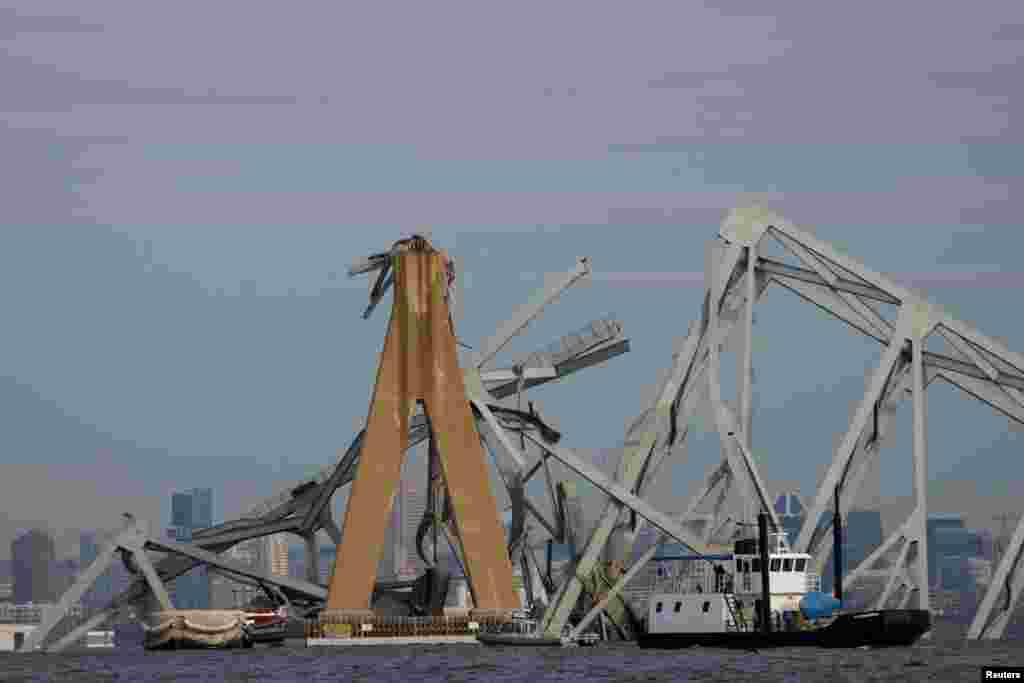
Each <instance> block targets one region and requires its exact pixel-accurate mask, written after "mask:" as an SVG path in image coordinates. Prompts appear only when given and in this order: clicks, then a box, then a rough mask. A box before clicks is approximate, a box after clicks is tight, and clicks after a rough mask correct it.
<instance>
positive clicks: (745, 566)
mask: <svg viewBox="0 0 1024 683" xmlns="http://www.w3.org/2000/svg"><path fill="white" fill-rule="evenodd" d="M743 571H744V572H747V573H748V574H749V573H750V560H743Z"/></svg>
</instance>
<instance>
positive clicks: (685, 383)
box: [544, 206, 1024, 638]
mask: <svg viewBox="0 0 1024 683" xmlns="http://www.w3.org/2000/svg"><path fill="white" fill-rule="evenodd" d="M719 238H720V239H719V241H717V242H716V243H715V244H714V247H713V248H712V251H711V256H710V258H709V263H708V268H707V280H706V290H705V298H704V312H703V315H702V320H701V323H700V325H699V326H691V328H690V335H689V337H688V338H687V344H686V346H685V348H684V350H683V352H682V353H680V354H679V356H677V357H676V367H675V368H674V370H673V373H672V375H671V377H670V378H669V379H667V380H666V381H665V383H664V384H663V386H662V390H661V393H660V395H659V397H658V398H657V400H656V403H655V405H654V406H653V407H652V409H648V411H646V412H645V413H644V414H643V415H642V416H641V417H640V418H639V419H638V420H637V422H636V423H635V424H634V425H633V427H632V428H631V429H630V430H629V432H628V433H627V440H626V449H625V452H624V454H623V458H622V461H621V463H620V467H619V470H618V472H617V477H616V483H618V484H619V485H620V486H623V487H625V488H627V489H630V490H642V488H643V487H642V486H640V487H639V489H638V483H639V482H638V480H639V479H640V478H641V473H646V472H651V471H654V470H656V469H657V467H654V468H651V467H649V464H650V463H651V461H652V460H654V461H656V462H657V463H658V464H659V465H660V463H661V462H663V461H664V459H665V458H666V457H667V456H668V455H669V451H670V449H671V453H673V454H678V453H680V452H681V451H682V449H681V448H680V447H679V446H680V445H679V444H678V443H676V442H677V441H679V442H681V441H682V440H683V439H685V437H686V434H687V431H688V429H687V422H688V420H689V417H690V415H692V412H693V410H694V409H695V408H696V407H697V405H696V404H697V402H698V401H700V400H701V399H702V398H704V397H702V396H701V393H700V391H699V389H705V388H706V391H707V395H706V398H704V400H708V401H710V403H711V406H710V408H711V414H712V415H714V418H715V424H716V427H717V429H718V431H719V434H720V436H721V438H722V444H723V450H724V456H725V457H724V459H723V462H722V464H721V465H720V466H719V467H717V468H715V469H714V470H713V471H712V472H711V473H710V475H709V477H708V479H707V481H706V482H705V485H704V486H703V487H702V489H701V490H700V491H699V492H698V495H697V496H696V497H695V498H694V499H692V500H691V501H690V502H689V503H688V504H687V505H686V506H684V509H685V511H684V513H683V515H682V516H681V518H680V519H682V520H685V519H687V518H688V517H689V516H690V515H691V514H692V513H693V511H694V510H695V509H696V507H697V505H698V504H700V503H701V501H702V500H704V499H705V498H707V497H708V496H709V495H710V494H711V493H712V491H713V490H714V489H715V488H716V487H717V486H720V485H721V484H722V483H723V482H724V486H723V487H722V490H723V491H724V490H725V487H728V486H729V485H736V486H739V487H740V491H741V492H742V493H743V495H744V497H745V498H747V499H749V500H753V501H754V502H755V504H756V506H757V507H759V508H760V510H759V511H764V512H766V513H768V514H769V515H772V519H773V521H775V520H774V514H773V509H772V506H771V505H770V504H769V501H768V498H767V496H766V493H765V492H764V487H763V485H762V482H761V479H760V476H759V474H758V472H757V469H756V467H755V466H754V463H753V461H752V460H751V459H750V448H751V441H750V431H751V429H750V419H751V418H750V415H751V407H750V406H751V379H750V378H751V370H752V354H751V344H750V339H751V337H752V324H753V317H752V308H753V303H754V302H756V301H757V299H758V298H759V297H760V295H761V293H762V292H763V291H764V289H765V288H766V287H767V286H768V285H769V284H772V283H775V284H778V285H780V286H781V287H783V288H785V289H787V290H789V291H792V292H794V293H795V294H797V295H798V296H800V297H801V298H802V299H804V300H807V301H809V302H811V303H813V304H815V305H816V306H818V307H820V308H821V309H823V310H825V311H826V312H828V313H829V314H831V315H832V316H834V317H836V318H838V319H840V320H842V321H844V322H846V323H847V324H848V325H850V326H851V327H852V328H854V329H855V330H857V331H859V332H861V333H863V334H865V335H866V336H868V337H870V338H872V339H875V340H876V341H878V342H880V343H881V344H882V345H883V346H884V349H883V353H882V357H881V360H880V361H879V363H878V366H877V367H876V369H875V371H874V373H873V374H872V375H871V377H870V380H869V383H868V386H867V390H866V391H865V394H864V396H863V398H862V400H861V402H860V403H859V405H858V407H857V410H856V412H855V413H854V415H853V417H852V420H851V423H850V426H849V429H848V431H847V432H846V434H845V436H844V437H843V439H842V441H841V442H840V444H839V445H838V448H837V449H836V452H835V455H834V458H833V460H832V462H831V464H830V466H829V468H828V470H827V472H826V473H825V476H824V478H823V480H822V482H821V484H820V487H819V489H818V491H817V493H816V495H815V496H814V499H813V501H812V502H811V503H810V504H809V505H808V506H807V507H806V508H805V514H806V518H805V519H806V520H808V523H805V524H804V526H803V528H802V530H801V533H800V534H799V537H798V538H797V539H796V542H795V544H794V545H795V547H796V548H797V549H798V550H802V551H806V552H809V553H811V554H812V555H813V556H814V557H815V560H816V563H817V565H818V569H819V572H820V569H821V566H822V564H823V563H824V561H825V559H826V557H827V554H828V552H829V550H830V548H829V547H828V546H829V544H828V543H826V542H824V541H825V540H826V539H827V538H828V536H829V534H828V531H829V530H830V525H831V518H830V517H831V516H826V517H825V519H827V520H828V521H827V522H826V523H824V524H821V525H819V524H818V523H817V522H818V520H821V519H823V513H825V511H826V509H827V508H828V507H829V506H830V504H831V501H832V498H833V494H834V492H835V491H836V489H837V488H838V491H839V506H840V511H841V513H843V514H845V512H846V511H847V510H848V509H849V508H850V506H851V505H852V503H853V501H854V500H855V497H856V495H857V492H858V488H859V487H860V484H861V482H862V480H863V478H864V475H865V472H866V471H867V469H868V468H869V467H870V466H871V464H872V462H873V460H874V458H877V457H878V452H879V450H880V448H881V446H882V444H883V443H884V439H885V436H886V434H887V432H888V431H889V427H890V424H891V422H892V420H893V417H894V412H895V406H896V404H897V403H898V402H899V401H900V400H902V398H903V397H904V396H905V395H908V394H909V395H910V397H911V399H912V401H913V418H912V425H913V465H914V467H913V489H914V497H915V507H914V509H913V512H912V513H911V514H910V515H909V516H908V518H907V520H906V521H905V522H904V523H903V524H902V525H901V526H900V527H899V529H897V530H896V532H894V533H893V534H892V535H891V536H890V537H889V538H887V539H886V540H885V542H884V543H883V544H882V546H881V547H879V548H878V549H877V550H876V551H875V552H874V553H872V554H871V555H870V556H869V557H868V558H866V559H865V560H864V561H863V562H862V563H861V564H860V566H858V567H857V568H856V569H854V570H853V571H852V572H851V573H850V574H849V576H848V577H847V582H853V581H856V580H857V579H858V578H861V577H864V576H867V575H869V574H870V575H877V574H878V570H874V569H873V566H874V564H875V563H876V562H877V561H878V560H880V559H882V557H883V556H884V555H886V554H887V553H890V552H892V551H895V550H896V549H897V548H899V550H898V557H897V558H896V561H895V562H893V563H892V564H891V566H890V568H889V569H888V570H887V579H888V580H887V582H886V585H885V590H884V592H883V594H882V596H881V598H880V599H879V602H878V605H879V606H884V605H885V604H886V603H887V602H888V601H889V600H890V598H894V597H897V594H898V599H897V604H901V605H907V604H909V603H910V602H911V601H912V600H913V601H914V603H915V606H916V607H919V608H922V609H929V595H928V590H927V586H928V566H927V564H928V559H927V558H928V550H927V519H928V505H927V440H926V418H927V407H926V406H927V404H926V400H925V399H926V397H925V390H926V388H927V386H928V384H929V383H930V382H932V381H933V380H935V379H942V380H944V381H946V382H949V383H950V384H952V385H954V386H957V387H959V388H960V389H962V390H964V392H966V393H967V394H969V395H971V396H974V397H975V398H977V399H979V400H981V401H983V402H984V403H987V404H988V405H990V406H991V407H993V408H995V409H996V410H997V411H999V412H1001V413H1003V414H1004V415H1006V416H1007V417H1009V418H1010V419H1012V420H1015V421H1017V422H1019V423H1022V424H1024V356H1021V355H1020V354H1017V353H1014V352H1012V351H1010V350H1009V349H1007V348H1006V347H1005V346H1004V345H1002V344H1001V343H999V342H997V341H995V340H993V339H991V338H989V337H986V336H984V335H983V334H981V333H980V332H979V331H977V330H976V329H974V328H973V327H971V326H970V325H967V324H965V323H963V322H962V321H959V320H957V319H955V318H953V317H952V316H950V315H948V314H946V313H945V312H944V311H942V310H941V309H939V308H938V307H936V306H934V305H932V304H931V303H929V302H928V301H926V300H925V299H924V298H923V297H922V296H921V295H918V294H915V293H913V292H911V291H910V290H908V289H906V288H904V287H901V286H899V285H897V284H896V283H893V282H892V281H890V280H889V279H888V278H886V277H884V276H882V275H880V274H878V273H876V272H874V271H871V270H869V269H867V268H865V267H864V266H863V265H861V264H860V263H858V262H857V261H855V260H854V259H852V258H850V257H848V256H845V255H844V254H841V253H839V252H838V251H836V250H835V249H833V248H832V247H831V246H830V245H828V244H827V243H825V242H823V241H821V240H818V239H817V238H816V237H815V236H814V235H813V234H811V233H810V232H808V231H806V230H803V229H800V228H798V227H796V226H795V225H793V224H792V223H790V222H789V221H787V220H786V219H784V218H782V217H781V216H778V215H777V214H775V213H773V212H771V211H768V210H766V209H764V208H761V207H756V206H755V207H747V208H740V209H735V210H733V211H731V212H730V213H729V215H728V216H727V217H726V219H725V221H724V222H723V224H722V226H721V229H720V231H719ZM768 239H771V240H774V241H775V242H777V243H778V244H780V245H781V246H782V248H783V249H784V250H785V251H786V252H787V253H788V254H789V255H791V256H792V257H794V258H795V260H797V261H799V263H800V264H801V266H796V265H791V264H790V263H786V262H782V261H778V260H775V259H771V258H767V257H765V256H763V255H762V253H761V252H762V251H763V250H764V247H763V243H764V241H765V240H768ZM880 306H885V307H888V308H889V309H890V310H889V315H885V314H883V312H882V311H883V309H881V308H880ZM892 309H895V310H892ZM740 321H742V331H743V332H744V334H743V335H742V338H743V339H744V340H745V343H744V346H743V351H742V353H741V354H739V360H740V368H739V373H738V375H739V377H738V380H739V385H740V386H739V411H738V414H735V415H734V414H733V410H732V409H731V408H730V407H729V406H728V405H727V404H726V403H725V402H723V401H722V399H721V391H720V385H719V382H718V366H719V359H718V348H719V347H720V345H721V344H722V343H723V341H724V340H725V339H727V338H728V336H729V335H730V333H732V332H733V330H734V328H736V327H739V325H737V324H736V323H737V322H740ZM929 338H932V339H936V340H937V339H939V338H941V339H942V340H944V341H946V342H947V344H948V346H949V347H950V348H951V349H952V353H951V354H949V353H935V352H932V351H929V350H928V349H927V348H926V342H927V341H928V340H929ZM669 412H671V416H669V415H668V414H667V413H669ZM638 435H640V436H639V437H638ZM659 451H660V452H659ZM720 500H721V498H720ZM623 507H626V508H632V509H634V510H636V511H638V512H639V510H638V509H637V507H636V506H634V505H633V504H632V502H631V501H627V500H625V499H624V498H623V497H622V496H618V497H613V499H612V500H609V502H608V508H607V510H606V514H605V516H604V517H603V518H602V519H601V522H600V523H599V525H598V527H597V528H596V529H595V530H594V532H593V534H592V536H591V538H590V539H589V541H588V543H587V548H586V551H585V552H584V553H583V556H582V558H581V559H580V561H579V563H578V565H577V567H576V570H575V572H574V576H573V577H572V578H571V579H570V580H569V581H568V582H567V584H566V585H564V586H562V587H561V589H560V591H559V593H558V594H557V595H556V599H555V601H554V602H553V604H552V606H551V607H550V608H549V610H548V612H547V614H546V615H545V621H544V628H545V631H546V632H547V633H548V635H552V634H557V633H559V632H560V630H561V629H562V628H564V626H565V624H566V623H567V619H568V615H569V613H570V611H571V610H572V608H573V606H574V604H575V601H576V599H577V597H578V594H579V593H578V591H579V586H580V585H581V583H582V581H583V580H584V578H585V577H587V576H589V575H591V574H592V573H593V572H594V571H595V570H597V569H599V562H600V559H601V553H602V551H603V550H604V549H605V548H606V546H607V545H608V543H609V540H610V539H611V538H612V537H613V535H614V534H615V533H616V532H618V533H620V534H622V533H623V531H622V527H621V525H620V526H619V527H616V522H617V521H618V520H619V516H620V513H621V510H622V509H623ZM716 526H718V527H720V526H721V525H720V524H719V521H718V520H715V521H714V523H713V524H711V525H710V527H716ZM710 527H709V531H711V529H710ZM662 528H663V529H664V528H665V527H662ZM631 532H632V533H633V534H635V528H633V529H632V530H631ZM625 533H626V534H627V535H628V534H629V533H630V531H627V532H625ZM673 535H675V534H664V533H663V534H662V536H661V538H660V539H659V542H660V541H663V540H665V539H666V538H667V537H669V536H673ZM677 538H678V536H677ZM706 538H707V537H706ZM680 540H682V539H680ZM683 542H684V543H685V544H687V545H690V546H691V547H692V548H693V549H695V550H698V548H699V544H698V543H696V542H688V541H685V540H684V541H683ZM1022 544H1024V518H1022V521H1021V522H1020V523H1019V524H1018V527H1017V530H1016V532H1015V534H1014V536H1013V538H1012V540H1011V542H1010V545H1009V548H1008V549H1007V552H1006V553H1005V555H1004V556H1003V559H1002V561H1001V562H1000V564H999V566H998V567H997V569H996V572H995V576H994V577H993V580H992V583H991V585H990V588H989V591H988V593H987V594H986V596H985V598H984V600H983V601H982V604H981V607H980V609H979V611H978V613H977V616H976V618H975V622H974V624H973V625H972V627H971V629H970V631H969V633H968V637H970V638H978V637H990V638H995V637H1000V636H1001V635H1002V633H1003V631H1004V629H1005V626H1006V623H1007V621H1008V620H1009V615H1010V614H1012V611H1013V609H1014V607H1015V606H1016V603H1017V601H1018V600H1019V598H1020V593H1021V591H1022V590H1024V570H1022V569H1021V567H1020V564H1021V563H1020V556H1021V547H1022ZM656 548H657V544H655V545H654V546H652V548H651V550H650V551H648V552H647V553H645V554H644V555H643V556H642V557H641V558H640V559H639V560H638V561H637V562H636V563H635V564H634V565H633V566H632V567H630V568H629V569H628V570H627V571H626V572H625V573H624V574H623V575H622V576H621V577H620V578H619V580H618V581H617V582H616V583H615V585H614V587H613V588H612V589H611V592H610V594H611V595H614V594H615V593H617V592H618V591H621V589H622V588H623V587H624V586H625V584H626V582H627V581H628V580H629V579H630V578H632V577H633V576H635V575H636V572H638V571H639V569H640V568H641V567H642V565H643V564H644V563H646V562H648V561H649V560H650V559H651V557H653V556H654V554H655V549H656ZM629 554H630V553H629V543H628V540H627V542H626V543H624V544H620V546H619V547H615V555H616V558H615V559H622V558H623V557H627V556H628V555H629ZM1003 594H1005V595H1006V599H1005V600H1003V601H1001V602H1000V603H999V608H1000V611H999V613H998V614H997V615H995V616H993V610H995V609H996V606H997V599H998V597H999V596H1000V595H1003ZM915 598H916V600H914V599H915ZM606 602H607V601H606ZM605 606H606V604H598V605H596V606H595V608H594V609H592V610H591V612H590V614H588V615H587V617H585V619H584V621H583V622H582V623H580V624H579V625H577V627H576V630H575V632H576V633H579V632H580V631H581V630H582V629H584V628H586V627H587V626H588V625H589V623H590V622H591V621H592V620H593V619H594V618H596V616H597V612H598V611H599V610H600V609H603V608H604V607H605Z"/></svg>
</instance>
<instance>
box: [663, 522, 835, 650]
mask: <svg viewBox="0 0 1024 683" xmlns="http://www.w3.org/2000/svg"><path fill="white" fill-rule="evenodd" d="M768 543H769V547H768V583H769V588H770V591H771V593H770V600H771V611H772V612H773V613H775V614H776V617H777V618H779V619H780V620H781V619H782V618H783V616H784V615H786V614H789V615H792V614H793V613H794V612H797V611H798V610H799V609H800V600H801V599H802V598H803V597H804V595H806V594H807V593H809V592H813V591H818V590H820V577H819V576H818V575H817V574H815V573H812V572H810V571H809V570H810V568H811V556H810V555H808V554H806V553H797V552H794V551H793V550H792V549H791V548H790V547H789V544H788V543H787V541H786V534H785V533H775V534H769V537H768ZM655 559H656V560H660V561H661V562H663V563H668V562H672V563H673V564H675V565H676V566H675V567H674V571H673V570H672V569H669V568H668V567H666V566H664V565H663V566H662V568H661V569H659V579H658V582H657V585H656V586H655V587H654V588H653V590H652V591H651V594H650V598H649V599H648V607H647V629H648V632H649V633H710V632H719V631H731V630H747V629H749V628H751V627H752V625H753V623H754V621H755V619H756V615H757V610H758V607H759V606H760V604H761V558H760V555H759V553H758V542H757V540H755V539H746V540H740V541H736V543H735V546H734V551H733V553H732V554H731V555H712V556H681V557H666V558H655Z"/></svg>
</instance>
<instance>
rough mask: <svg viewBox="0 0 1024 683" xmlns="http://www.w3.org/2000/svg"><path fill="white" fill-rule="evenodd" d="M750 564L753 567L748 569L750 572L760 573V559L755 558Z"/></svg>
mask: <svg viewBox="0 0 1024 683" xmlns="http://www.w3.org/2000/svg"><path fill="white" fill-rule="evenodd" d="M752 562H753V566H752V567H751V568H750V570H751V571H755V572H759V571H761V558H760V557H755V558H754V559H753V561H752Z"/></svg>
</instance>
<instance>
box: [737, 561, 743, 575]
mask: <svg viewBox="0 0 1024 683" xmlns="http://www.w3.org/2000/svg"><path fill="white" fill-rule="evenodd" d="M736 573H737V574H741V573H743V560H736Z"/></svg>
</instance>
